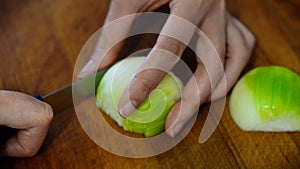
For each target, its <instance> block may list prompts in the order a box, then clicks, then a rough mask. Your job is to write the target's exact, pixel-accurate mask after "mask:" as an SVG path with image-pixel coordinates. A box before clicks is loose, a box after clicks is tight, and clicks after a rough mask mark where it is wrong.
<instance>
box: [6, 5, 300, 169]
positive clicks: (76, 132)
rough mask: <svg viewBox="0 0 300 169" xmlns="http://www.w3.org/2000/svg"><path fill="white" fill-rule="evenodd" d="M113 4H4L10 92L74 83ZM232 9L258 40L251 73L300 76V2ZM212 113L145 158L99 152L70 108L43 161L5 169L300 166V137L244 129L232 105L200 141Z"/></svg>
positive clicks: (10, 161)
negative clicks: (278, 69)
mask: <svg viewBox="0 0 300 169" xmlns="http://www.w3.org/2000/svg"><path fill="white" fill-rule="evenodd" d="M108 7H109V1H108V0H101V1H96V0H85V1H73V0H64V1H59V0H52V1H22V0H14V1H9V0H2V1H0V58H1V61H0V79H1V80H2V83H3V86H2V87H3V88H4V89H7V90H17V91H22V92H25V93H28V94H31V95H35V94H41V95H43V94H46V93H49V92H51V91H53V90H55V89H58V88H60V87H62V86H64V85H66V84H68V83H70V82H71V79H72V72H73V68H74V65H75V61H76V58H77V56H78V54H79V52H80V49H81V47H82V46H83V44H84V43H85V41H86V40H87V39H88V38H89V37H90V36H91V35H92V34H93V33H94V32H95V31H96V30H97V29H99V28H100V27H101V25H102V24H103V21H104V18H105V16H106V12H107V10H108ZM227 7H228V9H229V11H230V12H231V13H232V15H233V16H235V17H237V18H238V19H240V20H241V21H242V22H243V23H244V24H245V25H247V26H248V27H249V29H250V30H251V31H252V32H253V33H254V35H255V37H256V40H257V43H256V46H255V49H254V52H253V55H252V58H251V60H250V62H249V63H248V65H247V67H246V68H245V70H244V73H245V72H247V71H249V70H251V69H253V68H255V67H258V66H263V65H281V66H285V67H288V68H290V69H292V70H293V71H295V72H297V73H298V74H300V12H299V11H300V2H299V1H298V0H285V1H280V0H265V1H261V0H244V1H235V0H228V1H227ZM153 39H154V38H153V37H148V38H147V37H144V40H140V41H137V40H135V39H134V38H133V39H131V44H139V45H136V46H143V45H146V46H147V45H148V46H151V45H153V44H154V40H153ZM132 46H133V45H131V47H132ZM136 46H135V45H134V47H132V48H136ZM126 49H128V50H129V49H130V48H126ZM128 50H127V52H128ZM130 50H132V49H130ZM125 53H126V51H125ZM229 96H230V93H229V95H228V97H227V100H228V99H229ZM299 106H300V105H299ZM208 108H209V106H208V105H203V106H202V107H201V108H200V112H199V114H198V117H197V120H196V123H195V125H194V127H193V128H192V130H191V131H190V133H189V134H188V135H187V136H186V138H185V139H184V140H183V141H181V142H180V143H179V144H178V145H176V146H175V147H174V148H172V149H171V150H169V151H167V152H165V153H163V154H160V155H157V156H154V157H150V158H142V159H130V158H124V157H120V156H116V155H114V154H111V153H109V152H107V151H105V150H103V149H102V148H100V147H98V146H97V145H96V144H95V143H94V142H93V141H91V140H90V139H89V137H88V136H87V135H86V134H85V132H84V131H83V129H82V128H81V126H80V124H79V121H78V119H77V117H76V114H75V112H74V109H69V110H67V111H65V112H63V113H60V114H58V115H56V116H55V118H54V120H53V123H52V124H51V127H50V129H49V132H48V136H47V138H46V140H45V143H44V145H43V147H42V148H41V150H40V152H39V153H38V154H37V155H36V156H34V157H32V158H22V159H14V158H2V159H0V168H230V169H231V168H300V133H261V132H255V133H253V132H244V131H241V130H240V129H239V128H238V127H237V126H236V125H235V123H234V122H233V121H232V119H231V117H230V114H229V110H228V102H227V104H226V108H225V110H224V114H223V117H222V120H221V123H220V124H219V126H218V128H217V130H216V131H215V132H214V134H213V135H212V137H211V138H210V139H209V140H208V141H206V142H205V143H203V144H199V143H198V137H199V134H200V131H201V128H202V126H203V123H204V121H205V118H206V116H207V112H208Z"/></svg>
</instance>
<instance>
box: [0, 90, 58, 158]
mask: <svg viewBox="0 0 300 169" xmlns="http://www.w3.org/2000/svg"><path fill="white" fill-rule="evenodd" d="M52 117H53V112H52V108H51V107H50V106H49V105H48V104H46V103H44V102H42V101H39V100H37V99H35V98H33V97H31V96H28V95H25V94H22V93H18V92H10V91H4V90H0V125H4V126H8V127H11V128H15V129H19V130H18V132H17V134H16V135H14V136H12V137H11V138H9V139H8V140H7V141H6V142H5V143H4V144H3V145H1V149H0V155H1V156H10V157H30V156H33V155H35V154H36V153H37V151H38V150H39V148H40V146H41V145H42V143H43V141H44V139H45V137H46V134H47V130H48V128H49V124H50V122H51V120H52Z"/></svg>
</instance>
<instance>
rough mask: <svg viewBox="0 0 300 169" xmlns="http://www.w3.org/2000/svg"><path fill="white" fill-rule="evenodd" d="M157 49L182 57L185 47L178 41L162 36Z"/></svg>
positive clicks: (157, 43) (156, 45)
mask: <svg viewBox="0 0 300 169" xmlns="http://www.w3.org/2000/svg"><path fill="white" fill-rule="evenodd" d="M155 48H157V49H162V50H167V51H169V52H171V53H173V54H175V55H176V56H180V55H181V54H182V53H183V50H184V45H183V44H182V43H181V42H180V41H178V40H176V39H173V38H170V37H163V36H162V37H160V38H159V39H158V40H157V42H156V44H155Z"/></svg>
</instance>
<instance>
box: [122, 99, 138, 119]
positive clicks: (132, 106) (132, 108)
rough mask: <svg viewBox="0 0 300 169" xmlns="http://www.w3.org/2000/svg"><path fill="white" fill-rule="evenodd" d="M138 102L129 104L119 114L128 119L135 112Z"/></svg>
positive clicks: (133, 101)
mask: <svg viewBox="0 0 300 169" xmlns="http://www.w3.org/2000/svg"><path fill="white" fill-rule="evenodd" d="M136 106H137V102H136V101H135V100H132V101H129V102H127V103H126V104H125V105H124V106H123V107H122V108H121V109H120V111H119V113H120V114H121V115H122V116H123V117H125V118H127V117H128V116H129V115H130V114H131V113H132V112H134V111H135V109H136Z"/></svg>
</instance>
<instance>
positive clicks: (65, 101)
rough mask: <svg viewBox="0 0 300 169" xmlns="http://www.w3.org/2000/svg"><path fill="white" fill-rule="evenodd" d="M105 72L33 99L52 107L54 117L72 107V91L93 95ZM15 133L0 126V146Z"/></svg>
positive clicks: (82, 94) (102, 71) (15, 130)
mask: <svg viewBox="0 0 300 169" xmlns="http://www.w3.org/2000/svg"><path fill="white" fill-rule="evenodd" d="M106 71H107V69H102V70H100V71H99V72H97V73H95V74H92V75H90V76H88V77H86V78H83V79H80V80H78V81H76V82H73V83H71V84H68V85H66V86H64V87H62V88H60V89H58V90H56V91H54V92H51V93H49V94H47V95H45V96H39V95H38V96H35V98H37V99H39V100H41V101H44V102H46V103H48V104H49V105H50V106H51V107H52V109H53V113H54V116H55V115H56V114H57V113H60V112H63V111H64V110H66V109H68V108H71V107H72V106H73V98H72V97H73V96H72V89H74V90H77V92H76V93H79V94H80V95H81V96H92V95H94V94H95V93H96V92H97V91H96V89H97V86H98V84H99V82H100V80H101V79H102V77H103V76H104V74H105V72H106ZM91 87H95V90H94V91H93V90H91ZM78 90H79V91H78ZM82 98H86V97H82ZM82 101H83V100H82ZM17 131H18V130H17V129H14V128H9V127H7V126H3V125H0V145H1V144H3V143H4V142H5V141H6V140H7V139H8V138H10V137H11V136H12V135H14V134H16V133H17Z"/></svg>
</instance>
